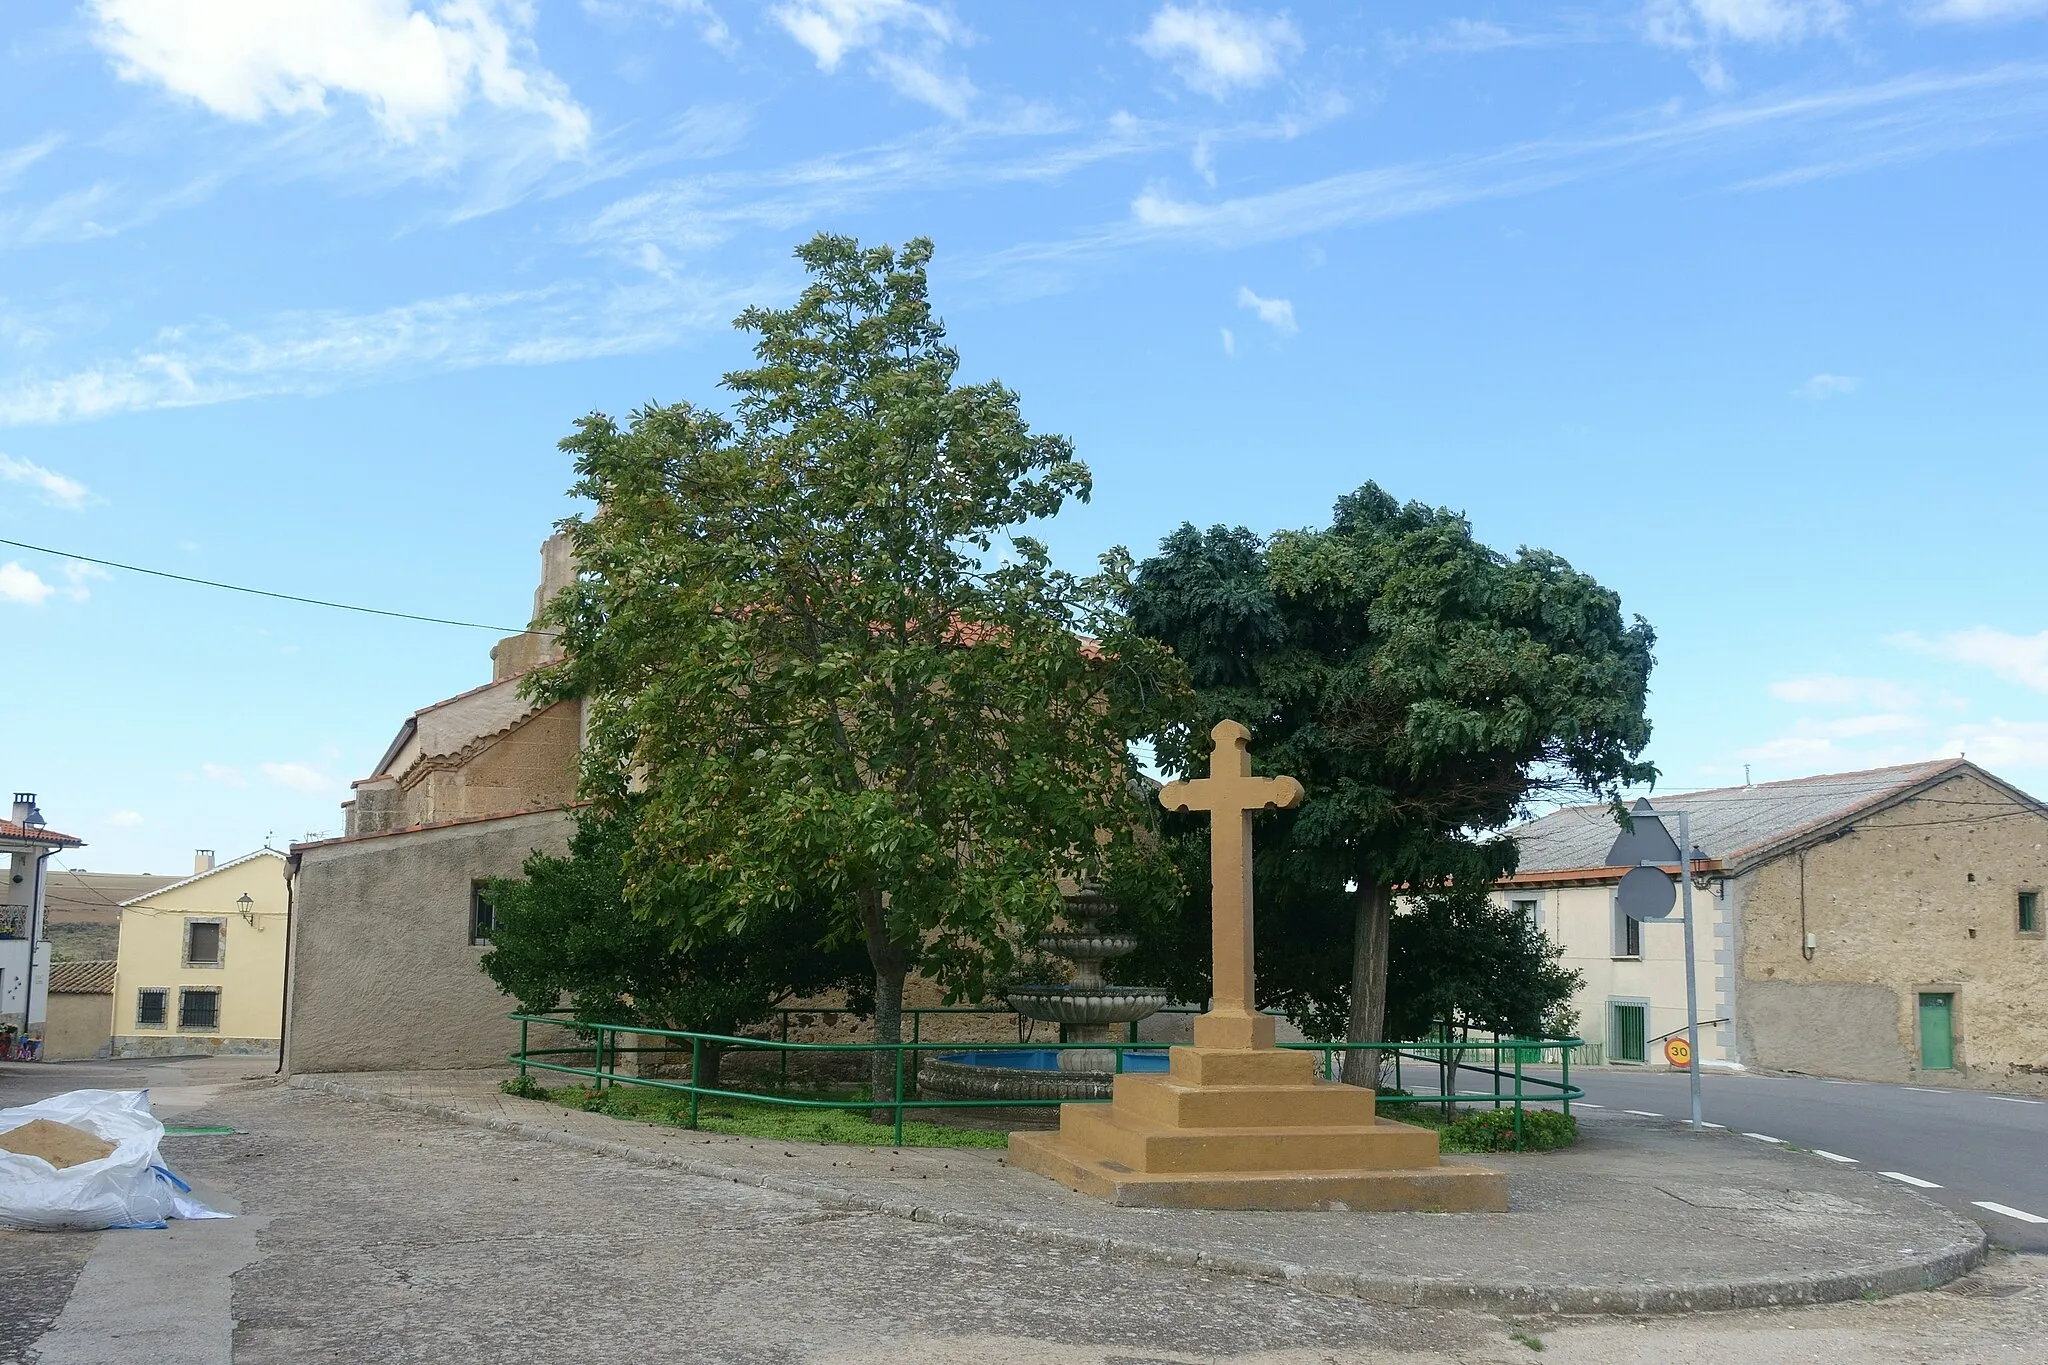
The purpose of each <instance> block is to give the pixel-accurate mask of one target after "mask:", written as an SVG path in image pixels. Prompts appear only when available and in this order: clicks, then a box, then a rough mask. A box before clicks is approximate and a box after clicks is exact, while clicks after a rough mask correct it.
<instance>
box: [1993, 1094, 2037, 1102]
mask: <svg viewBox="0 0 2048 1365" xmlns="http://www.w3.org/2000/svg"><path fill="white" fill-rule="evenodd" d="M1984 1098H1985V1099H1987V1100H2003V1101H2004V1102H2005V1103H2007V1104H2040V1103H2042V1101H2040V1100H2021V1099H2015V1098H2013V1097H2012V1096H2011V1095H1986V1096H1985V1097H1984Z"/></svg>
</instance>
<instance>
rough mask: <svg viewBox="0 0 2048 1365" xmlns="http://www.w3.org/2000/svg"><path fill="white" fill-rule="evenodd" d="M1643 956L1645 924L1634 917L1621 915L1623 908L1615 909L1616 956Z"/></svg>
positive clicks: (1616, 907)
mask: <svg viewBox="0 0 2048 1365" xmlns="http://www.w3.org/2000/svg"><path fill="white" fill-rule="evenodd" d="M1642 955H1643V922H1642V921H1641V920H1639V919H1637V918H1636V917H1635V916H1633V915H1624V914H1622V913H1621V907H1620V906H1619V905H1616V906H1615V907H1614V956H1616V957H1641V956H1642Z"/></svg>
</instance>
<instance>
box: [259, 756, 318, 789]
mask: <svg viewBox="0 0 2048 1365" xmlns="http://www.w3.org/2000/svg"><path fill="white" fill-rule="evenodd" d="M259 766H260V768H261V769H262V772H263V775H264V776H265V777H267V778H269V779H270V780H271V781H272V782H275V783H276V784H277V785H278V786H280V787H289V788H291V789H292V790H293V791H298V792H324V791H331V790H333V788H334V786H335V785H336V784H335V781H334V779H333V778H331V777H329V776H328V775H327V774H326V773H323V772H321V771H320V770H319V769H318V768H316V767H314V766H313V765H312V764H310V763H264V764H260V765H259Z"/></svg>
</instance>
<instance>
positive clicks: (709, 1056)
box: [690, 1043, 725, 1090]
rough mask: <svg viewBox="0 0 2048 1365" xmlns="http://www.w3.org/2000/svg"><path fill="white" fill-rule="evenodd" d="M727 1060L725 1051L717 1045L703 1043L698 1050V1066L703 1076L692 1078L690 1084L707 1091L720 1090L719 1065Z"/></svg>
mask: <svg viewBox="0 0 2048 1365" xmlns="http://www.w3.org/2000/svg"><path fill="white" fill-rule="evenodd" d="M724 1060H725V1049H724V1048H723V1047H720V1046H718V1045H717V1044H715V1043H701V1044H699V1045H698V1050H697V1065H698V1066H699V1067H700V1068H702V1074H700V1075H693V1076H691V1077H690V1084H691V1085H697V1086H703V1087H706V1088H707V1089H711V1090H716V1089H718V1070H719V1063H721V1062H723V1061H724Z"/></svg>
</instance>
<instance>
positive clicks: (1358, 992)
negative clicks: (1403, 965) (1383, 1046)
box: [1342, 885, 1394, 1090]
mask: <svg viewBox="0 0 2048 1365" xmlns="http://www.w3.org/2000/svg"><path fill="white" fill-rule="evenodd" d="M1393 904H1394V892H1393V888H1392V887H1386V886H1376V885H1367V886H1362V887H1360V888H1359V891H1358V906H1357V909H1356V912H1355V915H1354V918H1353V921H1352V930H1351V1021H1350V1025H1349V1027H1347V1028H1346V1029H1345V1031H1344V1038H1345V1041H1346V1042H1352V1043H1377V1042H1382V1041H1384V1039H1383V1038H1382V1037H1381V1034H1382V1033H1383V1032H1384V1031H1385V1029H1386V1025H1387V925H1388V920H1389V919H1390V918H1391V916H1392V912H1393ZM1383 1055H1384V1054H1382V1053H1381V1052H1379V1051H1377V1050H1367V1049H1364V1048H1360V1049H1358V1050H1355V1051H1351V1052H1346V1053H1345V1054H1344V1070H1343V1073H1342V1074H1343V1079H1344V1082H1345V1084H1347V1085H1362V1086H1364V1087H1366V1088H1367V1089H1369V1090H1370V1089H1376V1088H1378V1086H1379V1082H1380V1059H1381V1057H1382V1056H1383Z"/></svg>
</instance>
